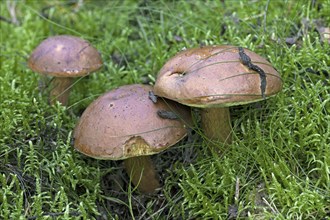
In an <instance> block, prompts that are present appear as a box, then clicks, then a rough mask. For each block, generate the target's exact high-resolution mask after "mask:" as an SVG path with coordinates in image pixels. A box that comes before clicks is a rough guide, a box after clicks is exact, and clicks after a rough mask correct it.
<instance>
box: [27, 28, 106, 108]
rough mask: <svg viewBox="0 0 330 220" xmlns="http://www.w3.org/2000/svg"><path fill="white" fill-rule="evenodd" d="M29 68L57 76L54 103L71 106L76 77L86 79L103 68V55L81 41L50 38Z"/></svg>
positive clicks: (35, 50) (71, 38) (79, 39)
mask: <svg viewBox="0 0 330 220" xmlns="http://www.w3.org/2000/svg"><path fill="white" fill-rule="evenodd" d="M28 66H29V67H30V69H32V70H33V71H35V72H38V73H40V74H43V75H48V76H54V77H55V78H54V79H53V80H52V90H51V92H50V103H51V104H54V103H56V101H59V102H60V103H62V104H63V105H65V106H66V105H67V103H68V98H69V93H70V91H69V90H70V87H71V85H72V82H73V77H79V76H86V75H88V74H89V73H91V72H94V71H96V70H98V69H99V68H101V66H102V59H101V56H100V54H99V52H98V51H97V50H96V49H95V48H94V47H93V46H92V45H91V44H90V43H89V42H88V41H85V40H83V39H81V38H78V37H74V36H68V35H59V36H53V37H49V38H47V39H46V40H44V41H42V42H41V43H40V44H39V46H38V47H37V48H35V49H34V51H33V52H32V54H31V56H30V57H29V60H28Z"/></svg>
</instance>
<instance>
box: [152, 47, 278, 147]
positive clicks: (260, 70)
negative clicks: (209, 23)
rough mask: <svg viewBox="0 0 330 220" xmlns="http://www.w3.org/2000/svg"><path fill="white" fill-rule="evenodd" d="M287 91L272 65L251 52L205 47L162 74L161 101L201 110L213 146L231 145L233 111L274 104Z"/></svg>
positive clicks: (170, 62)
mask: <svg viewBox="0 0 330 220" xmlns="http://www.w3.org/2000/svg"><path fill="white" fill-rule="evenodd" d="M281 89H282V80H281V77H280V75H279V73H278V72H277V71H276V70H275V69H274V68H273V67H272V65H271V64H270V63H269V62H268V61H267V60H266V59H264V58H262V57H261V56H259V55H257V54H256V53H254V52H251V51H250V50H247V49H243V48H238V47H235V46H205V47H201V48H193V49H187V50H184V51H181V52H179V53H178V54H177V55H175V56H174V57H173V58H171V59H170V60H168V61H167V62H166V63H165V65H164V66H163V67H162V69H161V70H160V72H159V74H158V77H157V79H156V83H155V86H154V93H155V95H157V96H160V97H165V98H168V99H171V100H174V101H177V102H179V103H182V104H184V105H188V106H192V107H199V108H202V110H201V116H202V127H203V129H204V133H205V135H206V137H208V138H209V139H211V140H215V141H221V142H223V143H228V144H229V143H231V141H232V138H231V131H232V127H231V121H230V114H229V108H228V107H230V106H235V105H243V104H247V103H252V102H257V101H261V100H263V99H265V98H269V97H271V96H273V95H275V94H276V93H278V92H279V91H280V90H281Z"/></svg>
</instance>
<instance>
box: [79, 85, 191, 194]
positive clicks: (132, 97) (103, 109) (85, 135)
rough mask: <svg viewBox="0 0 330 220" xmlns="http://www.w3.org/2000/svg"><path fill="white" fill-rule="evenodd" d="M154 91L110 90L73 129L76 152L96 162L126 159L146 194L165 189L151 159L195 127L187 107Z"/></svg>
mask: <svg viewBox="0 0 330 220" xmlns="http://www.w3.org/2000/svg"><path fill="white" fill-rule="evenodd" d="M152 92H153V88H152V87H151V86H149V85H140V84H133V85H126V86H122V87H119V88H117V89H114V90H111V91H109V92H107V93H105V94H103V95H102V96H100V97H99V98H97V99H96V100H95V101H94V102H92V103H91V104H90V105H89V106H88V107H87V108H86V110H85V111H84V113H83V114H82V116H81V118H80V120H79V122H78V124H77V125H76V128H75V131H74V147H75V149H76V150H78V151H79V152H81V153H83V154H85V155H87V156H89V157H93V158H96V159H104V160H124V166H125V169H126V172H127V174H128V175H129V176H130V179H131V182H132V183H133V184H134V185H136V186H138V189H139V190H140V191H141V192H145V193H150V192H153V191H155V189H156V188H158V187H159V186H160V184H159V180H158V177H157V174H156V171H155V168H154V165H153V163H152V161H151V159H150V156H148V155H152V154H157V153H159V152H161V151H163V150H165V149H167V148H169V147H170V146H172V145H174V144H176V143H177V142H178V141H180V140H181V139H182V138H184V137H185V136H186V134H187V130H186V126H187V125H188V124H191V114H190V110H189V108H188V107H187V106H183V105H181V104H179V103H175V102H173V101H170V100H166V99H157V100H155V99H154V98H153V97H150V94H149V93H151V94H152ZM164 113H167V114H168V116H170V117H166V114H164ZM174 115H175V116H177V117H176V118H175V117H174Z"/></svg>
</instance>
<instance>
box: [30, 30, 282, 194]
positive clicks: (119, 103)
mask: <svg viewBox="0 0 330 220" xmlns="http://www.w3.org/2000/svg"><path fill="white" fill-rule="evenodd" d="M28 65H29V67H30V68H31V69H32V70H34V71H35V72H38V73H41V74H45V75H50V76H54V77H55V79H54V80H53V83H52V85H53V88H52V90H51V94H50V99H51V103H52V104H54V103H55V102H56V101H59V102H60V103H62V104H63V105H67V103H68V95H69V89H70V87H71V83H72V77H77V76H84V75H87V74H89V73H91V72H94V71H96V70H98V69H99V68H100V67H101V66H102V59H101V56H100V54H99V53H98V51H97V50H96V49H95V48H94V47H92V46H91V44H90V43H89V42H87V41H85V40H82V39H80V38H78V37H74V36H68V35H60V36H54V37H50V38H48V39H46V40H44V41H43V42H42V43H41V44H40V45H39V46H38V47H37V48H36V49H35V50H34V51H33V53H32V55H31V56H30V58H29V60H28ZM281 89H282V80H281V77H280V75H279V73H278V72H277V71H276V70H275V68H274V67H272V65H271V64H270V63H269V62H268V61H267V60H266V59H264V58H263V57H261V56H259V55H257V54H256V53H254V52H252V51H250V50H248V49H244V48H241V47H236V46H229V45H226V46H205V47H199V48H192V49H186V50H183V51H181V52H179V53H178V54H176V55H175V56H174V57H172V58H170V59H169V60H168V61H167V62H166V63H165V64H164V66H163V67H162V68H161V70H160V71H159V73H158V76H157V79H156V82H155V85H154V87H152V86H149V85H142V84H133V85H126V86H121V87H118V88H117V89H114V90H111V91H108V92H106V93H105V94H103V95H101V96H100V97H99V98H97V99H96V100H94V101H93V102H92V103H91V104H90V105H89V106H88V107H87V108H86V110H85V111H84V113H83V114H82V116H81V118H80V119H79V122H78V123H77V125H76V128H75V130H74V147H75V149H76V150H77V151H79V152H81V153H83V154H85V155H87V156H89V157H93V158H96V159H103V160H123V163H124V167H125V169H126V172H127V174H128V176H129V177H130V180H131V182H132V183H133V184H134V185H136V186H137V188H138V189H139V190H140V191H141V192H144V193H151V192H154V191H155V190H156V189H157V188H159V187H160V185H161V184H160V181H159V177H158V175H157V172H156V169H155V166H154V165H153V163H152V160H151V158H150V155H152V154H157V153H159V152H161V151H164V150H165V149H167V148H169V147H170V146H173V145H174V144H176V143H177V142H179V141H180V140H182V139H183V138H184V137H185V136H186V135H187V128H190V127H191V126H192V118H191V112H190V107H198V108H201V120H202V128H203V131H204V134H205V136H206V137H207V138H208V139H209V140H211V141H214V142H222V143H223V144H230V143H231V142H232V135H231V134H232V127H231V120H230V113H229V107H230V106H235V105H242V104H247V103H252V102H257V101H260V100H264V99H266V98H269V97H271V96H273V95H275V94H276V93H278V92H279V91H280V90H281ZM188 106H189V107H188Z"/></svg>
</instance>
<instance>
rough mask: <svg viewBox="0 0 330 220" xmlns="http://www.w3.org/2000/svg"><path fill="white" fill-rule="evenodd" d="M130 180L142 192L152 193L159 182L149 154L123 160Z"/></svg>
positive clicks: (158, 185)
mask: <svg viewBox="0 0 330 220" xmlns="http://www.w3.org/2000/svg"><path fill="white" fill-rule="evenodd" d="M124 166H125V169H126V172H127V174H128V175H129V176H130V179H131V182H132V183H133V184H134V185H135V186H137V188H138V189H139V190H140V191H141V192H143V193H152V192H154V191H155V190H156V189H157V188H158V187H160V183H159V180H158V176H157V173H156V170H155V167H154V165H153V163H152V160H151V158H150V156H139V157H131V158H128V159H125V160H124Z"/></svg>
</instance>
